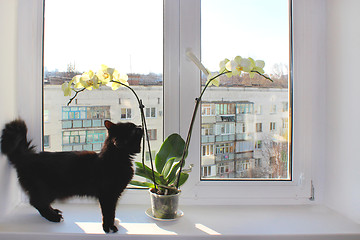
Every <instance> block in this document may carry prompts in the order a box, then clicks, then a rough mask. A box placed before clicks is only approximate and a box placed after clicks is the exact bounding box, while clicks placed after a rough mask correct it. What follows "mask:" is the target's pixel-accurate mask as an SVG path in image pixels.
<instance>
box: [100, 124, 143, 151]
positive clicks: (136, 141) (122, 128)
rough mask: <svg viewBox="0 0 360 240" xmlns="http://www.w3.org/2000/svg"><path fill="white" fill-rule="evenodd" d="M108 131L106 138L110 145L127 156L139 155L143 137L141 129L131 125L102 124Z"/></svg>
mask: <svg viewBox="0 0 360 240" xmlns="http://www.w3.org/2000/svg"><path fill="white" fill-rule="evenodd" d="M104 125H105V127H106V128H107V130H108V138H109V140H110V143H111V144H113V145H114V146H115V147H116V148H118V149H119V150H121V151H124V152H127V153H129V154H134V153H139V152H140V149H141V139H142V137H143V133H144V131H143V129H142V128H141V127H140V126H137V125H135V124H133V123H130V122H127V123H120V122H119V123H117V124H115V123H112V122H110V121H107V120H106V121H105V122H104Z"/></svg>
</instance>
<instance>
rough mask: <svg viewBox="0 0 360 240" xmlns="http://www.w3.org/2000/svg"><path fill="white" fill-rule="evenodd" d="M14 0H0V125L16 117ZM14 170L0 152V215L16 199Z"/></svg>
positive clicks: (15, 6)
mask: <svg viewBox="0 0 360 240" xmlns="http://www.w3.org/2000/svg"><path fill="white" fill-rule="evenodd" d="M17 6H18V2H17V1H16V0H1V1H0V35H1V40H0V73H1V77H0V84H1V85H0V86H1V87H0V113H1V114H0V128H1V129H2V128H3V127H4V124H5V123H6V122H8V121H10V120H12V119H14V118H15V117H16V91H15V90H16V65H17V62H16V55H17V32H16V23H17ZM19 193H20V191H19V189H18V185H17V180H16V173H15V171H14V169H13V168H12V167H11V166H10V165H9V163H8V161H7V159H6V157H5V156H3V155H0V217H2V216H4V215H5V214H6V213H7V210H9V209H11V208H12V207H14V206H15V205H16V204H18V202H19Z"/></svg>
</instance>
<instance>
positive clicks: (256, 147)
mask: <svg viewBox="0 0 360 240" xmlns="http://www.w3.org/2000/svg"><path fill="white" fill-rule="evenodd" d="M262 145H263V143H262V141H261V140H259V141H256V142H255V149H261V148H262Z"/></svg>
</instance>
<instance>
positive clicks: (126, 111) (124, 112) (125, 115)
mask: <svg viewBox="0 0 360 240" xmlns="http://www.w3.org/2000/svg"><path fill="white" fill-rule="evenodd" d="M120 111H121V115H120V118H121V119H131V108H122V109H121V110H120Z"/></svg>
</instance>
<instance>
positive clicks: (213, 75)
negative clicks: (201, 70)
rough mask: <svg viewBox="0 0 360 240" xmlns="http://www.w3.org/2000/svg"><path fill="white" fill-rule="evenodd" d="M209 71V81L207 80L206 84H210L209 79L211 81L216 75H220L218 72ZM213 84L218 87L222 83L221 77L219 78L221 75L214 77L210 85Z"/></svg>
mask: <svg viewBox="0 0 360 240" xmlns="http://www.w3.org/2000/svg"><path fill="white" fill-rule="evenodd" d="M208 72H209V75H208V76H207V82H206V84H208V83H209V81H210V80H211V79H212V78H214V77H215V76H216V75H219V73H218V72H210V71H208ZM211 85H215V86H217V87H218V86H219V85H220V79H219V77H217V78H215V79H213V80H212V81H211V82H210V83H209V86H211Z"/></svg>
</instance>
